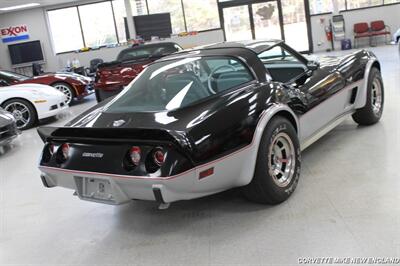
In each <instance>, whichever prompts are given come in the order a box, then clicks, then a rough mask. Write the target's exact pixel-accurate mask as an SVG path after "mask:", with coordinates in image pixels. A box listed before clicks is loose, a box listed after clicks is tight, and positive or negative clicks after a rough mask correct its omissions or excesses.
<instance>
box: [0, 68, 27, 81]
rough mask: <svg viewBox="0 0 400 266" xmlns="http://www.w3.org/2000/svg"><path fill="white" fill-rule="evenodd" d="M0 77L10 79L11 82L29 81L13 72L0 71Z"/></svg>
mask: <svg viewBox="0 0 400 266" xmlns="http://www.w3.org/2000/svg"><path fill="white" fill-rule="evenodd" d="M0 76H2V77H3V78H5V79H11V80H14V81H15V80H16V81H24V80H27V79H29V77H27V76H24V75H21V74H18V73H15V72H10V71H5V70H1V71H0Z"/></svg>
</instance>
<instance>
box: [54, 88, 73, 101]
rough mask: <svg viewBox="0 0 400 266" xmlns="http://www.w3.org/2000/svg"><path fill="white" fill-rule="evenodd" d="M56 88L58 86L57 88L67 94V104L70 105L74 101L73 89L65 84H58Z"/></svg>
mask: <svg viewBox="0 0 400 266" xmlns="http://www.w3.org/2000/svg"><path fill="white" fill-rule="evenodd" d="M54 88H56V89H57V90H59V91H61V92H62V93H64V94H65V96H67V99H66V100H65V102H64V103H65V104H66V105H69V104H70V103H71V101H72V92H71V89H70V88H69V87H68V86H67V85H64V84H57V85H55V86H54Z"/></svg>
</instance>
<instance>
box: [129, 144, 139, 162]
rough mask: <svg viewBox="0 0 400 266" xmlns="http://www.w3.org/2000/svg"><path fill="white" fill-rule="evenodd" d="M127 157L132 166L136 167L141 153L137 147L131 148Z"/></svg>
mask: <svg viewBox="0 0 400 266" xmlns="http://www.w3.org/2000/svg"><path fill="white" fill-rule="evenodd" d="M129 157H130V159H131V162H132V164H134V165H135V166H138V165H139V163H140V159H141V158H142V151H141V149H140V148H139V147H138V146H133V147H132V148H131V149H130V151H129Z"/></svg>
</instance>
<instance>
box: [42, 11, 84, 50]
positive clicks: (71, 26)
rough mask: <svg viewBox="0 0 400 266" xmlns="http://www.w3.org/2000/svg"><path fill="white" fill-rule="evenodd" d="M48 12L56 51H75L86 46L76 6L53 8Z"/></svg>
mask: <svg viewBox="0 0 400 266" xmlns="http://www.w3.org/2000/svg"><path fill="white" fill-rule="evenodd" d="M47 14H48V18H49V24H50V31H51V36H52V38H53V45H54V51H55V53H63V52H69V51H75V50H78V49H81V48H82V47H84V44H83V39H82V32H81V27H80V25H79V17H78V10H77V9H76V7H70V8H63V9H57V10H52V11H48V12H47ZM66 21H67V22H68V23H66Z"/></svg>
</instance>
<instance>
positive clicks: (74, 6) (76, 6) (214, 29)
mask: <svg viewBox="0 0 400 266" xmlns="http://www.w3.org/2000/svg"><path fill="white" fill-rule="evenodd" d="M144 1H145V4H146V13H145V14H144V15H149V14H156V13H150V11H149V3H148V1H154V0H144ZM179 1H180V5H181V9H182V14H183V16H182V17H183V23H184V29H185V31H186V32H188V26H187V21H186V13H185V6H184V1H190V0H179ZM214 1H215V3H216V5H217V9H218V2H219V1H218V0H214ZM103 2H110V4H111V10H112V18H113V23H114V31H115V35H116V37H117V42H116V43H115V44H121V43H125V42H127V41H128V40H126V41H122V42H121V38H120V35H119V33H118V27H117V19H116V14H115V10H114V3H113V2H114V0H99V1H95V2H91V3H82V4H79V3H76V4H72V5H66V6H63V7H58V8H49V9H46V10H45V11H46V20H47V26H48V32H49V34H50V35H51V36H52V32H51V25H50V20H49V16H48V12H51V11H55V10H61V9H66V8H75V9H76V12H77V15H78V20H79V26H80V31H81V36H82V41H83V45H84V47H87V46H86V40H85V35H84V32H83V27H82V20H81V15H80V12H79V6H86V5H92V4H98V3H103ZM218 21H219V27H217V28H212V29H206V30H200V31H197V32H198V33H202V32H210V31H216V30H221V29H222V26H221V20H220V17H219V16H218ZM51 42H52V48H53V51H54V52H55V50H54V47H55V44H54V40H53V37H51ZM106 46H107V45H103V46H100V47H99V48H103V47H106ZM82 48H83V47H82ZM89 48H90V47H89ZM73 52H75V50H71V51H64V52H59V53H55V54H56V55H62V54H68V53H73Z"/></svg>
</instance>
